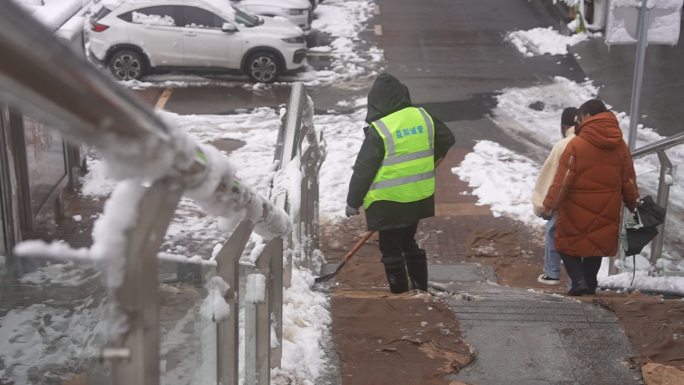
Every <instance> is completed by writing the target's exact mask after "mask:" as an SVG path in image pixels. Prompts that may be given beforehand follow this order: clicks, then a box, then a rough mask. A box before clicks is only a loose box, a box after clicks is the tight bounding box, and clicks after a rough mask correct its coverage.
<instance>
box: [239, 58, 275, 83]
mask: <svg viewBox="0 0 684 385" xmlns="http://www.w3.org/2000/svg"><path fill="white" fill-rule="evenodd" d="M281 70H282V68H281V66H280V62H279V61H278V58H276V56H275V55H274V54H272V53H270V52H265V51H264V52H257V53H255V54H253V55H251V56H250V57H249V59H247V76H249V78H250V79H252V81H255V82H258V83H273V82H274V81H275V80H276V78H277V77H278V75H279V74H280V72H281Z"/></svg>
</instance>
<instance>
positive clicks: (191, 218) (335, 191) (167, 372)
mask: <svg viewBox="0 0 684 385" xmlns="http://www.w3.org/2000/svg"><path fill="white" fill-rule="evenodd" d="M26 1H28V0H26ZM372 10H373V4H372V1H369V0H349V1H336V0H328V1H327V2H326V3H325V4H321V5H320V6H319V7H318V9H317V11H316V12H317V19H316V20H315V21H314V28H315V29H317V30H319V31H322V32H323V33H325V34H329V36H330V37H331V38H330V39H329V41H330V44H329V46H322V47H314V48H313V50H312V51H313V52H316V53H317V54H324V55H329V56H330V58H331V60H330V68H329V69H327V70H315V69H313V68H311V67H309V68H307V70H306V71H304V72H300V73H298V74H295V75H292V76H289V77H286V78H285V79H284V80H286V81H295V80H296V81H303V82H304V83H305V84H306V85H308V86H319V85H326V84H332V83H334V82H338V81H345V80H354V79H358V78H360V77H362V78H366V77H370V76H372V75H373V74H375V69H376V68H378V67H379V66H380V65H381V61H382V59H383V54H382V51H380V50H379V49H377V48H376V47H374V46H372V45H370V44H368V43H367V42H365V41H363V40H361V39H360V38H359V37H358V35H359V33H360V32H361V31H362V30H363V29H365V28H366V22H367V20H368V19H369V17H370V16H371V14H372ZM361 46H362V47H361ZM369 63H370V64H369ZM146 80H147V82H131V83H130V84H127V85H128V86H130V87H132V88H145V87H151V86H154V87H157V86H163V87H166V86H173V87H190V86H226V87H234V86H235V87H243V88H245V89H247V90H259V89H261V88H265V87H271V86H265V85H259V84H257V85H252V84H245V83H244V82H243V81H242V80H239V79H237V78H235V79H231V78H230V77H228V78H225V79H224V78H204V77H201V76H193V75H173V74H172V75H161V76H160V75H157V76H154V77H150V78H148V79H146ZM338 105H339V106H340V107H344V109H345V110H346V111H351V112H347V113H346V114H323V115H316V116H315V117H314V124H315V126H316V128H317V130H320V131H322V132H323V135H324V137H325V139H326V141H327V143H331V144H334V145H330V146H328V147H327V148H326V152H327V158H326V161H325V163H324V164H323V166H322V169H321V171H320V186H321V191H320V196H321V201H320V218H321V221H323V222H325V221H334V220H337V219H338V218H341V217H342V216H343V214H344V207H345V205H346V203H345V200H346V184H347V182H348V180H349V177H350V175H351V167H352V160H353V159H354V157H355V155H356V153H357V151H358V148H359V147H360V145H361V142H362V139H363V131H362V128H361V127H362V123H361V122H362V121H363V118H364V116H365V108H364V107H365V100H364V99H359V100H343V101H340V102H339V103H338ZM282 113H283V111H282V110H280V109H274V108H256V109H253V110H249V111H248V110H243V111H236V113H235V114H231V115H221V116H218V115H217V116H209V115H201V116H200V115H175V114H172V113H168V112H162V114H163V115H164V116H165V117H166V118H168V119H169V120H170V121H173V122H175V123H176V124H177V125H178V126H179V127H180V128H181V129H183V130H184V131H185V132H188V133H189V134H190V135H191V136H192V137H193V138H194V139H196V140H198V141H199V142H203V143H210V144H214V145H216V146H217V147H219V148H222V147H225V146H226V143H227V144H228V147H231V148H235V147H238V146H239V148H238V149H236V150H234V151H232V152H231V153H230V161H231V163H232V164H233V165H235V167H236V172H237V176H238V177H239V178H240V179H241V181H243V182H244V183H247V184H249V185H251V186H255V187H256V188H257V190H258V191H259V192H260V193H261V194H262V195H265V194H266V192H267V187H268V183H269V181H270V179H271V178H273V172H272V169H273V166H272V164H273V155H274V148H275V143H276V139H277V133H278V128H279V125H280V118H281V115H282ZM88 165H89V173H88V174H87V175H86V176H85V177H84V178H83V188H82V194H83V195H84V196H87V197H89V198H96V199H107V197H108V196H109V195H110V194H111V193H112V191H113V190H114V189H115V187H116V185H117V183H116V182H115V181H114V180H112V179H110V178H108V177H107V175H106V168H105V167H104V162H102V161H101V160H100V159H99V155H98V154H97V153H96V152H93V153H91V154H90V155H89V163H88ZM73 219H74V221H78V219H80V220H82V219H83V218H78V219H77V218H73ZM230 228H231V226H230V225H229V224H226V223H223V222H222V221H219V220H218V219H216V218H215V217H212V216H210V215H207V213H205V212H203V211H202V210H201V209H200V207H199V206H198V205H197V204H196V203H195V202H194V201H192V200H190V199H185V198H184V199H182V201H181V203H180V205H179V207H178V209H177V210H176V212H175V214H174V218H173V222H172V224H171V226H170V228H169V230H168V232H167V235H166V238H165V241H164V244H163V246H162V250H161V251H162V253H160V258H162V259H169V258H171V259H174V260H182V259H187V260H195V261H197V260H208V259H210V258H211V257H212V255H214V254H215V253H216V252H217V251H218V250H219V249H220V245H221V244H223V242H225V240H226V239H227V237H228V236H229V235H230V234H229V230H228V229H230ZM258 241H259V239H258V237H253V239H252V240H251V241H250V244H249V245H248V248H247V250H246V255H245V256H247V255H248V254H250V250H249V249H250V248H252V247H253V246H254V244H255V243H257V242H258ZM26 246H27V247H29V248H30V247H34V246H35V245H26ZM51 248H52V249H53V251H55V253H61V252H64V251H65V250H66V251H67V252H68V253H69V254H70V255H71V256H74V257H76V256H78V255H80V254H83V253H86V254H87V253H88V251H87V250H86V249H82V250H76V251H74V250H68V249H67V248H66V247H64V245H58V244H53V245H52V246H51ZM316 256H317V257H318V258H323V256H322V254H321V253H316ZM81 259H84V258H81ZM314 262H315V264H318V265H320V263H321V260H318V261H314ZM313 279H314V272H312V271H309V270H307V269H305V268H295V269H294V271H293V277H292V286H291V287H290V288H288V289H287V290H286V291H285V293H284V309H283V312H284V314H283V317H284V321H283V341H282V343H283V361H282V366H281V368H280V369H278V370H276V371H274V373H273V377H274V380H275V381H277V383H289V384H304V385H307V384H315V383H317V382H316V379H317V378H319V377H320V376H321V375H324V374H325V372H327V371H328V368H326V362H327V361H326V357H325V353H324V348H325V346H324V345H325V344H326V343H327V341H329V340H330V338H331V335H330V322H331V319H330V313H329V303H328V299H327V298H326V296H325V295H324V294H322V293H320V292H317V291H313V290H311V286H312V284H313ZM100 280H102V277H101V274H100V273H99V272H98V270H97V269H95V268H94V267H93V266H92V265H86V267H84V265H83V264H82V261H74V262H68V263H52V264H49V265H47V266H43V267H40V268H38V269H37V270H36V271H35V272H33V273H30V274H27V275H24V276H23V277H22V279H21V283H22V285H27V287H29V288H30V290H39V289H40V288H44V287H50V288H55V290H56V291H55V292H53V294H54V295H57V296H59V295H60V294H59V293H60V290H62V288H70V289H71V290H72V294H74V295H75V296H76V297H78V296H79V295H78V294H79V290H82V288H83V287H84V286H86V287H91V290H94V291H95V292H98V293H101V294H102V293H103V288H102V287H100V288H97V286H98V285H97V284H95V283H97V282H100ZM93 286H96V287H93ZM161 290H162V292H163V293H166V294H163V295H162V297H163V298H173V299H170V300H165V301H164V302H170V303H165V304H163V306H162V307H161V313H162V317H163V327H162V336H161V337H162V341H161V342H162V362H161V367H162V372H163V373H162V383H163V384H166V385H187V384H193V385H204V384H205V383H206V381H205V380H206V379H207V378H206V377H205V376H204V375H203V370H204V369H206V367H207V365H210V362H209V361H207V357H204V356H203V352H204V353H206V351H207V349H211V346H210V345H207V344H206V343H205V342H206V341H207V340H206V339H205V340H204V341H203V340H202V338H201V336H203V335H204V336H207V335H209V336H210V328H209V329H208V328H207V327H206V326H207V325H209V324H208V323H207V320H206V319H204V318H202V314H205V313H207V308H208V307H207V306H204V307H203V306H202V302H201V301H200V298H195V297H196V296H197V295H198V293H196V291H192V290H190V291H189V292H184V289H183V288H175V287H172V286H170V285H161ZM212 290H213V289H212ZM214 291H215V290H214ZM214 291H210V294H209V296H208V297H207V298H205V302H204V303H205V304H207V303H208V302H207V301H209V300H210V299H211V298H213V299H214V300H215V299H216V298H217V296H216V293H215V292H214ZM211 293H213V294H211ZM85 294H86V293H83V295H85ZM193 296H194V297H193ZM49 298H50V297H49V296H47V297H46V299H49ZM79 298H80V297H79ZM180 298H185V300H182V301H181V299H180ZM193 298H195V299H194V300H193ZM82 301H83V303H84V304H83V305H78V306H79V307H77V310H79V311H81V314H79V315H78V316H70V315H71V311H72V310H68V311H67V310H62V308H61V307H55V304H54V302H52V301H47V302H45V303H36V304H32V305H29V306H24V307H22V306H17V307H16V308H14V309H13V310H10V311H9V313H7V314H6V315H3V316H2V317H0V336H4V337H3V339H2V340H4V341H7V342H6V343H3V344H2V347H3V350H4V352H3V355H2V356H3V358H2V360H0V361H2V365H0V382H3V383H4V382H7V381H9V382H10V383H12V382H14V383H32V382H35V381H37V380H35V379H34V377H35V376H36V375H41V373H46V375H48V376H52V377H54V381H55V383H57V382H58V381H59V379H58V377H59V376H61V375H63V374H64V373H65V372H67V373H68V372H69V371H72V372H73V373H79V372H82V371H83V368H84V367H88V366H89V364H88V362H90V360H93V359H95V358H96V357H97V355H98V354H99V349H100V348H101V347H102V343H103V338H104V337H103V336H104V334H105V332H106V329H107V328H108V326H107V322H106V319H107V318H108V317H109V316H108V313H107V312H106V304H105V303H104V302H103V301H102V299H101V298H100V299H98V300H95V299H94V297H93V296H92V295H85V298H84V299H83V300H82ZM219 302H220V301H219ZM217 303H218V302H216V301H212V305H215V304H217ZM97 304H100V305H99V307H98V305H97ZM72 305H73V303H72ZM219 305H220V306H218V308H220V309H222V313H221V314H223V315H224V316H225V314H226V313H227V312H229V311H236V310H237V309H228V308H226V307H225V306H222V305H221V304H220V303H219ZM72 307H73V306H72ZM211 307H216V306H211ZM211 307H210V308H211ZM63 313H64V314H63ZM242 313H243V312H242ZM50 317H54V318H52V320H53V322H52V323H51V324H49V325H48V326H50V325H53V326H54V327H55V328H59V331H60V332H61V333H57V332H53V331H52V329H51V328H50V327H46V326H45V325H44V324H45V323H46V322H48V323H49V322H50ZM169 317H171V318H169ZM241 317H242V320H241V322H242V323H243V326H244V314H241ZM205 318H206V317H205ZM45 320H47V321H45ZM164 320H165V321H164ZM27 328H28V329H27ZM41 328H43V329H45V331H46V332H47V335H44V334H45V333H42V332H41V331H40V330H42V329H41ZM29 329H30V330H33V332H30V331H29ZM73 330H78V331H79V332H78V334H79V335H78V336H70V333H71V331H73ZM88 331H95V332H96V333H89V332H88ZM207 332H209V334H207ZM41 333H42V334H41ZM46 336H47V337H54V338H53V341H52V342H49V341H46V340H45V337H46ZM242 338H244V336H243V337H242ZM81 340H83V341H81ZM241 354H243V357H244V352H242V353H241ZM5 357H10V358H11V359H9V358H5ZM209 358H210V357H209ZM31 376H33V377H31Z"/></svg>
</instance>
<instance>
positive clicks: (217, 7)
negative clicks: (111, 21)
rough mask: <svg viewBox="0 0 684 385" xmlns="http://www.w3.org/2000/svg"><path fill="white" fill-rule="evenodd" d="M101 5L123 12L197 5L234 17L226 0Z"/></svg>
mask: <svg viewBox="0 0 684 385" xmlns="http://www.w3.org/2000/svg"><path fill="white" fill-rule="evenodd" d="M102 5H104V6H105V7H107V8H109V9H110V10H112V11H115V10H117V11H118V10H119V9H121V10H123V11H124V12H125V11H128V10H130V9H138V8H144V7H152V6H160V5H176V6H198V7H201V8H206V9H207V10H211V11H212V12H214V13H216V14H217V15H219V16H223V17H225V18H228V19H229V20H234V19H235V10H234V9H233V8H232V7H231V6H230V5H231V4H230V3H229V2H228V1H226V0H192V1H187V0H102ZM238 7H239V6H238Z"/></svg>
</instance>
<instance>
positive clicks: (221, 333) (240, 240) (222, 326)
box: [216, 220, 254, 385]
mask: <svg viewBox="0 0 684 385" xmlns="http://www.w3.org/2000/svg"><path fill="white" fill-rule="evenodd" d="M253 229H254V224H253V223H252V222H251V221H249V220H243V221H242V222H240V224H239V225H238V226H237V227H236V228H235V230H233V233H232V234H231V235H230V238H228V240H227V241H226V243H224V244H223V247H222V248H221V251H219V253H218V255H217V256H216V263H217V267H216V273H217V275H218V276H219V277H221V278H223V280H224V281H225V282H226V283H228V285H230V289H229V290H228V293H226V297H225V300H226V303H228V305H229V306H230V315H229V316H228V318H227V319H226V320H224V321H221V322H219V323H218V324H217V326H216V327H217V333H216V334H217V340H218V341H217V342H218V343H217V352H216V355H217V367H216V370H217V373H216V378H217V379H218V382H219V384H222V385H238V383H239V376H238V372H239V362H238V356H239V351H240V323H239V316H240V303H239V298H240V256H241V255H242V252H243V250H244V249H245V245H246V244H247V242H248V241H249V236H250V235H251V234H252V230H253Z"/></svg>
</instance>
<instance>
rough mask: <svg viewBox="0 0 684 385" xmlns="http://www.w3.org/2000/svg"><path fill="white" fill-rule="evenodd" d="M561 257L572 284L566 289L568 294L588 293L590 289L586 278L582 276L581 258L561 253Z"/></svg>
mask: <svg viewBox="0 0 684 385" xmlns="http://www.w3.org/2000/svg"><path fill="white" fill-rule="evenodd" d="M561 259H562V260H563V265H564V266H565V270H566V271H567V272H568V275H569V276H570V279H571V280H572V286H571V287H570V290H568V295H572V296H580V295H583V294H589V293H590V292H591V290H590V289H589V285H587V280H586V279H585V276H584V269H583V268H582V258H580V257H571V256H568V255H565V254H561Z"/></svg>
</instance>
